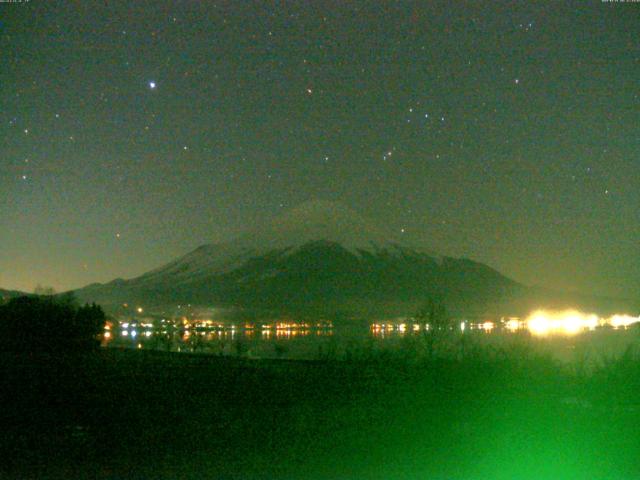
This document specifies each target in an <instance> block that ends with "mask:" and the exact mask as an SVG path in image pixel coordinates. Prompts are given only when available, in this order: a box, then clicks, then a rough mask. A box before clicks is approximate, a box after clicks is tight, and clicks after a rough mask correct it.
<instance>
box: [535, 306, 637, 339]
mask: <svg viewBox="0 0 640 480" xmlns="http://www.w3.org/2000/svg"><path fill="white" fill-rule="evenodd" d="M639 321H640V317H632V316H630V315H612V316H611V317H609V318H602V317H599V316H598V315H596V314H594V313H583V312H579V311H577V310H563V311H558V312H553V311H545V310H537V311H535V312H533V313H532V314H531V315H529V317H528V318H527V320H526V321H525V325H526V328H527V329H528V330H529V331H530V332H531V333H532V334H534V335H547V334H551V333H562V334H565V335H575V334H576V333H580V332H582V331H584V330H595V329H596V327H605V326H610V327H613V328H615V329H618V328H627V327H629V326H630V325H632V324H634V323H636V322H639Z"/></svg>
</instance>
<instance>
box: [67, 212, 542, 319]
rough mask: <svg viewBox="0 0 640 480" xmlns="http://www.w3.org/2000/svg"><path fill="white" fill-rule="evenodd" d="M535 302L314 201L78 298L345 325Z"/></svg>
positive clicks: (506, 282) (486, 270)
mask: <svg viewBox="0 0 640 480" xmlns="http://www.w3.org/2000/svg"><path fill="white" fill-rule="evenodd" d="M532 292H533V291H532V290H531V289H528V288H527V287H524V286H523V285H521V284H518V283H517V282H515V281H513V280H511V279H509V278H507V277H505V276H503V275H501V274H500V273H498V272H497V271H495V270H494V269H492V268H490V267H488V266H486V265H484V264H481V263H478V262H474V261H472V260H468V259H464V258H452V257H446V256H438V255H435V254H433V253H432V252H430V251H427V250H424V249H422V248H418V247H414V246H411V245H408V244H405V243H403V242H402V241H401V240H399V239H397V238H394V237H393V235H389V234H386V233H385V232H384V231H383V230H381V229H379V228H378V227H376V226H374V225H372V224H371V223H370V222H368V221H367V220H365V219H364V218H362V217H361V216H360V215H358V214H357V213H356V212H354V211H352V210H350V209H348V208H346V207H344V206H342V205H340V204H337V203H333V202H326V201H312V202H307V203H305V204H303V205H301V206H299V207H298V208H295V209H293V210H291V211H289V212H286V213H284V214H283V215H281V216H279V217H277V218H275V219H273V220H271V221H268V222H266V223H265V224H264V225H262V226H260V227H259V228H257V229H254V230H253V231H250V232H248V233H247V234H245V235H243V236H240V237H239V238H236V239H234V240H232V241H229V242H224V243H216V244H207V245H203V246H201V247H199V248H197V249H195V250H194V251H192V252H190V253H188V254H187V255H184V256H183V257H181V258H178V259H176V260H174V261H172V262H170V263H168V264H166V265H164V266H162V267H160V268H157V269H155V270H152V271H150V272H148V273H145V274H143V275H141V276H139V277H137V278H133V279H130V280H123V279H117V280H114V281H112V282H110V283H107V284H93V285H89V286H87V287H85V288H83V289H80V290H78V291H76V295H77V296H78V297H79V298H80V299H81V300H82V301H96V302H98V303H101V304H103V305H104V306H106V307H109V306H112V305H119V304H122V303H131V304H140V305H145V306H146V307H161V306H165V307H166V306H171V305H178V304H194V305H200V306H210V307H220V308H223V309H232V310H235V311H244V312H247V313H250V314H251V315H255V314H265V315H282V314H286V315H295V316H301V315H302V316H318V315H320V316H325V317H332V318H343V317H357V316H371V315H374V316H376V317H380V316H392V315H395V316H397V315H411V314H413V313H415V312H416V310H417V309H418V308H419V307H420V305H421V304H423V303H424V302H425V300H426V299H427V298H437V299H440V300H442V301H443V302H445V303H446V305H447V307H448V309H449V310H450V311H451V312H453V313H454V314H458V315H462V314H464V315H478V316H479V315H484V314H492V315H495V314H500V313H505V308H509V309H510V310H509V311H510V312H512V313H513V312H514V311H515V310H516V309H517V308H518V305H519V304H521V305H524V304H526V303H527V302H529V303H533V304H535V301H536V300H535V298H536V295H537V296H538V297H541V298H542V297H543V296H544V295H542V294H541V293H540V292H538V294H536V295H532ZM514 302H515V303H514ZM518 313H520V312H518Z"/></svg>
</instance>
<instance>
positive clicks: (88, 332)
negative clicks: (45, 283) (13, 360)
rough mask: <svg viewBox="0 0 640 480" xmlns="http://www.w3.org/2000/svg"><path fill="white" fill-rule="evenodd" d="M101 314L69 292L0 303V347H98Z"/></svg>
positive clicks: (45, 349) (52, 349) (33, 349)
mask: <svg viewBox="0 0 640 480" xmlns="http://www.w3.org/2000/svg"><path fill="white" fill-rule="evenodd" d="M105 320H106V317H105V314H104V312H103V310H102V308H101V307H100V306H98V305H96V304H92V305H84V306H80V305H79V304H78V303H77V301H76V299H75V297H73V295H60V296H53V295H30V296H23V297H18V298H13V299H11V300H9V301H8V302H7V303H5V304H3V305H0V348H1V349H2V350H5V351H19V352H56V351H65V352H72V351H78V350H82V351H85V350H91V349H95V348H97V347H98V346H99V340H98V335H99V334H100V333H101V332H102V330H103V328H104V324H105Z"/></svg>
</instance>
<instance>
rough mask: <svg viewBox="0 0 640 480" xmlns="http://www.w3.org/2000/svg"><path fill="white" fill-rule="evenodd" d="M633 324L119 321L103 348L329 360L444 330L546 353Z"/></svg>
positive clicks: (547, 318)
mask: <svg viewBox="0 0 640 480" xmlns="http://www.w3.org/2000/svg"><path fill="white" fill-rule="evenodd" d="M638 321H640V318H638V317H633V316H629V315H623V314H618V315H613V316H611V317H608V318H601V317H598V316H597V315H594V314H585V313H581V312H578V311H575V310H566V311H558V312H553V311H543V310H539V311H535V312H532V313H531V315H529V316H528V317H526V318H523V319H521V318H518V317H504V318H499V319H488V318H479V319H475V320H469V319H459V320H456V321H454V322H450V323H448V324H446V326H445V325H436V326H432V325H430V324H429V323H424V322H417V321H415V320H413V319H408V318H403V319H398V320H397V321H384V322H374V323H371V324H370V325H369V329H368V332H367V327H366V326H360V327H358V326H352V327H346V326H345V327H341V328H339V329H334V327H333V325H332V324H330V323H328V322H318V323H313V324H312V323H296V322H270V323H257V322H256V323H237V324H235V323H234V324H223V323H216V322H213V321H210V320H198V321H185V319H184V318H183V319H179V320H177V321H173V322H171V321H167V320H165V319H162V321H155V322H154V321H152V320H150V319H148V320H145V321H132V320H123V321H121V322H117V323H113V324H109V325H107V327H105V331H104V335H103V338H102V345H103V346H110V347H117V348H134V349H135V348H137V349H149V350H162V351H175V352H191V353H205V354H214V355H233V356H244V357H248V358H282V357H287V358H324V357H326V356H327V355H329V354H328V353H327V352H331V353H330V356H331V355H334V356H335V355H337V356H340V355H344V354H346V352H347V350H349V349H350V348H354V347H353V346H354V345H359V346H360V347H361V346H362V345H366V342H368V341H370V342H375V344H376V345H377V346H376V347H375V348H385V349H386V348H404V347H403V346H402V345H401V339H403V338H405V337H406V338H409V337H421V336H430V335H433V334H438V333H444V332H449V334H451V336H452V337H453V338H460V339H462V338H465V337H469V336H472V337H474V338H476V339H479V340H480V341H481V342H485V340H482V339H486V341H487V342H489V343H492V342H494V341H495V342H502V339H506V338H507V337H510V336H511V337H514V338H516V337H519V336H521V335H523V334H524V335H526V336H527V337H530V338H531V339H536V338H539V339H540V340H541V341H543V342H544V343H545V344H547V346H549V347H550V348H556V347H557V348H562V349H572V348H574V347H575V345H576V344H575V342H574V343H573V344H566V345H563V346H562V347H560V346H559V345H560V344H559V343H557V342H556V341H555V340H554V339H560V338H566V339H570V338H576V339H577V338H578V337H581V336H580V335H578V334H580V333H581V332H596V331H603V332H605V331H611V332H614V331H616V330H626V329H628V328H629V327H631V326H632V325H634V324H635V323H636V322H638ZM503 334H504V335H503ZM605 337H608V335H600V336H598V338H599V340H597V341H596V340H593V339H590V340H588V342H592V341H596V342H601V341H602V339H603V338H605ZM593 338H595V337H593ZM628 338H629V337H627V339H628ZM492 339H493V340H492ZM607 341H608V340H607ZM616 341H617V340H616Z"/></svg>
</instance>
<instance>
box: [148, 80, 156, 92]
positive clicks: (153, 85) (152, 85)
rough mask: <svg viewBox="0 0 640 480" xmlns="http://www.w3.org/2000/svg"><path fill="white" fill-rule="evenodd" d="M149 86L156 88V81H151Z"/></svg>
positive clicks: (152, 88)
mask: <svg viewBox="0 0 640 480" xmlns="http://www.w3.org/2000/svg"><path fill="white" fill-rule="evenodd" d="M149 88H150V89H151V90H154V89H155V88H156V82H149Z"/></svg>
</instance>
